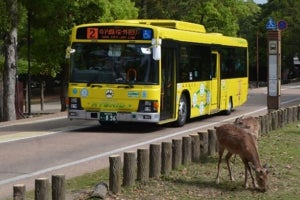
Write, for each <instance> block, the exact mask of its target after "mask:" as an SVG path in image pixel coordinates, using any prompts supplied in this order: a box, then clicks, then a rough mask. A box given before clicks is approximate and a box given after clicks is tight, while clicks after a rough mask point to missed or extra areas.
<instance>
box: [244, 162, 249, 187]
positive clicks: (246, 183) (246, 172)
mask: <svg viewBox="0 0 300 200" xmlns="http://www.w3.org/2000/svg"><path fill="white" fill-rule="evenodd" d="M244 165H245V182H244V187H245V188H248V187H249V185H248V170H250V168H249V165H248V163H247V162H246V161H245V162H244ZM250 174H251V172H250Z"/></svg>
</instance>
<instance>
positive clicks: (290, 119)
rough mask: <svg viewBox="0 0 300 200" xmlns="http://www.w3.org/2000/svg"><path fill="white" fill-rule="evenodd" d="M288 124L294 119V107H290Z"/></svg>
mask: <svg viewBox="0 0 300 200" xmlns="http://www.w3.org/2000/svg"><path fill="white" fill-rule="evenodd" d="M287 109H288V124H289V123H291V122H292V121H293V109H292V108H291V107H288V108H287Z"/></svg>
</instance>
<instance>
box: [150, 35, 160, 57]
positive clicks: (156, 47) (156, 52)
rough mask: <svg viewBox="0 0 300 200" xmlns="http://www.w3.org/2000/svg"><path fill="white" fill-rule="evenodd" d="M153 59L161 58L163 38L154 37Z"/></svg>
mask: <svg viewBox="0 0 300 200" xmlns="http://www.w3.org/2000/svg"><path fill="white" fill-rule="evenodd" d="M152 48H153V59H154V60H160V59H161V39H152Z"/></svg>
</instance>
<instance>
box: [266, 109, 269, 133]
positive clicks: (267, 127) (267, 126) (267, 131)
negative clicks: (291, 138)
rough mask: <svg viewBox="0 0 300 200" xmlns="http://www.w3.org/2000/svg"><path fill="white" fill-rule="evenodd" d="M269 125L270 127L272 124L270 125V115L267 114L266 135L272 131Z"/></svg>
mask: <svg viewBox="0 0 300 200" xmlns="http://www.w3.org/2000/svg"><path fill="white" fill-rule="evenodd" d="M269 125H270V123H269V115H268V114H266V115H265V126H266V132H265V133H269V131H270V129H269Z"/></svg>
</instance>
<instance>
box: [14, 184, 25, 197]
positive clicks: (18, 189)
mask: <svg viewBox="0 0 300 200" xmlns="http://www.w3.org/2000/svg"><path fill="white" fill-rule="evenodd" d="M25 194H26V187H25V185H24V184H17V185H14V187H13V198H14V199H13V200H25V198H26V197H25Z"/></svg>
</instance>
